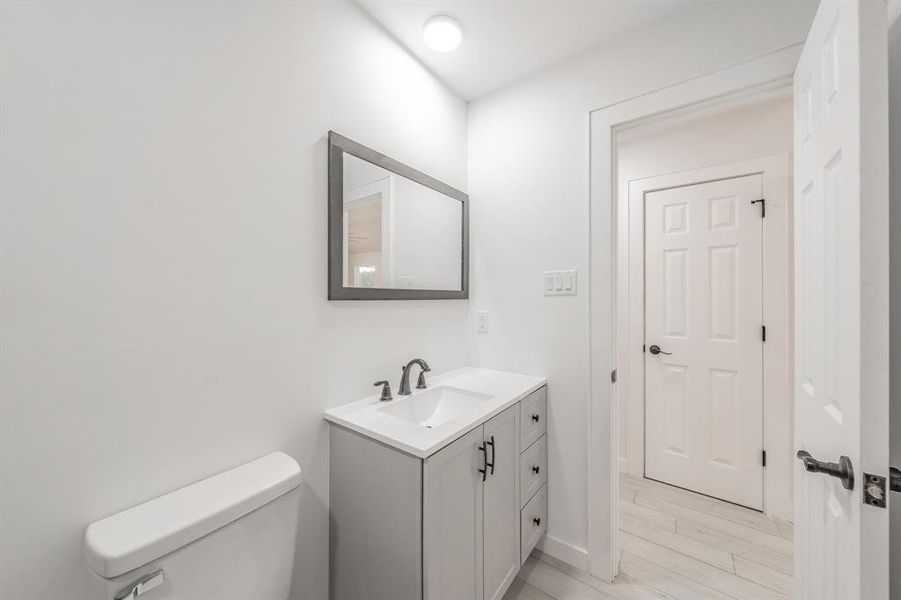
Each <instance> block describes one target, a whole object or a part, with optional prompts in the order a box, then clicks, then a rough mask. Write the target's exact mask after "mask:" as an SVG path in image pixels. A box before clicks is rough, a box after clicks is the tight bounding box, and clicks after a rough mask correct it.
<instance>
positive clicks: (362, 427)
mask: <svg viewBox="0 0 901 600" xmlns="http://www.w3.org/2000/svg"><path fill="white" fill-rule="evenodd" d="M428 385H429V387H428V388H427V389H424V390H418V389H417V390H415V391H414V392H413V393H412V394H411V395H409V396H395V398H394V399H393V400H389V401H380V397H379V396H378V395H376V396H373V397H371V398H367V399H364V400H361V401H359V402H353V403H351V404H346V405H343V406H339V407H337V408H334V409H332V410H329V411H327V412H326V413H325V418H326V419H327V420H328V421H329V422H330V423H331V425H332V427H331V428H330V429H331V431H330V445H329V448H330V455H329V465H330V471H329V482H330V491H329V497H330V500H329V503H330V548H329V550H330V582H329V583H330V589H331V596H332V597H333V598H363V597H365V598H382V599H385V600H389V599H390V600H396V599H398V598H404V599H406V598H426V599H437V598H476V599H480V600H482V599H484V600H494V599H498V600H499V599H500V598H501V597H502V596H503V594H504V592H505V591H506V590H507V588H508V587H509V586H510V584H511V583H512V581H513V579H514V577H515V576H516V574H517V572H518V571H519V568H520V566H521V565H522V563H523V562H524V561H525V559H526V558H528V556H529V553H530V552H531V551H532V549H533V548H534V547H535V544H536V543H537V542H538V540H539V539H540V537H541V536H542V534H543V533H544V532H545V530H546V529H547V435H546V413H547V387H546V380H545V379H544V378H541V377H529V376H525V375H517V374H513V373H504V372H500V371H490V370H486V369H476V368H464V369H459V370H457V371H453V372H450V373H447V374H444V375H442V376H439V377H434V378H432V379H431V380H430V381H429V382H428Z"/></svg>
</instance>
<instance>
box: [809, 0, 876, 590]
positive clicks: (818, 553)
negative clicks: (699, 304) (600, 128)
mask: <svg viewBox="0 0 901 600" xmlns="http://www.w3.org/2000/svg"><path fill="white" fill-rule="evenodd" d="M885 21H886V5H885V3H884V2H882V0H866V1H863V2H857V1H856V0H847V1H844V2H822V3H821V4H820V6H819V9H818V11H817V15H816V18H815V20H814V23H813V26H812V28H811V31H810V34H809V36H808V39H807V42H806V43H805V46H804V50H803V52H802V55H801V59H800V62H799V63H798V68H797V70H796V71H795V80H794V102H795V297H796V298H795V301H796V318H795V323H796V335H795V374H796V387H795V443H796V446H797V447H798V448H799V449H802V450H805V451H808V452H809V453H810V454H811V455H812V456H813V458H815V459H818V460H821V461H828V462H837V461H838V460H839V457H840V456H842V455H844V456H847V457H849V458H850V460H851V463H852V465H853V468H854V471H855V482H854V487H853V490H847V489H845V488H844V487H843V486H842V483H841V482H840V481H839V480H838V479H836V478H833V477H829V476H827V475H824V474H822V473H810V472H807V471H805V469H804V468H803V466H802V464H801V463H800V461H799V462H798V463H797V464H796V468H795V520H796V522H795V527H796V529H795V540H796V554H797V557H796V558H797V560H796V569H797V577H796V580H797V582H798V586H799V589H798V596H799V597H800V598H804V599H816V600H821V599H822V600H826V599H831V598H835V599H840V600H853V599H857V598H863V599H882V598H887V597H888V511H887V510H886V509H884V508H877V507H873V506H868V505H864V504H863V503H862V493H861V492H862V489H863V486H864V481H863V477H864V475H863V474H864V472H869V473H874V474H881V475H885V474H887V470H888V429H887V423H888V326H889V324H888V285H889V279H888V277H889V273H888V141H887V135H886V131H887V127H888V120H887V119H888V118H887V106H888V105H887V68H886V62H887V54H886V52H887V48H886V29H885V28H886V23H885Z"/></svg>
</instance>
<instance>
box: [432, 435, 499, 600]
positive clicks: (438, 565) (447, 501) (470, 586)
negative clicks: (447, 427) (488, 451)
mask: <svg viewBox="0 0 901 600" xmlns="http://www.w3.org/2000/svg"><path fill="white" fill-rule="evenodd" d="M482 431H483V428H482V427H477V428H476V429H474V430H473V431H470V432H469V433H467V434H466V435H465V436H463V437H462V438H460V439H459V440H457V441H456V442H454V443H452V444H450V445H449V446H447V447H445V448H443V449H442V450H440V451H438V452H436V453H435V454H433V455H432V456H430V457H429V458H427V459H426V460H425V461H424V466H423V500H424V505H423V513H424V514H423V549H424V553H425V555H424V556H423V566H424V572H423V576H424V579H425V583H424V586H423V588H424V590H425V597H426V599H427V600H446V599H451V598H473V599H475V600H483V595H482V592H483V586H482V498H483V484H482V474H481V473H479V469H482V468H484V464H485V463H484V458H485V452H484V451H483V450H480V448H484V446H483V445H482ZM495 439H497V438H496V436H495Z"/></svg>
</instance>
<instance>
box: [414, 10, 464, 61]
mask: <svg viewBox="0 0 901 600" xmlns="http://www.w3.org/2000/svg"><path fill="white" fill-rule="evenodd" d="M422 38H423V39H424V40H425V45H426V46H428V47H429V48H431V49H432V50H434V51H435V52H450V51H452V50H456V48H457V46H459V45H460V41H461V40H462V39H463V31H462V30H461V29H460V24H459V23H457V21H456V20H454V19H452V18H450V17H446V16H444V15H438V16H435V17H432V18H431V19H429V20H428V21H426V22H425V26H424V27H423V28H422Z"/></svg>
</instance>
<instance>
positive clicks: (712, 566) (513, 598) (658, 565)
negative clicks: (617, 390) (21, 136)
mask: <svg viewBox="0 0 901 600" xmlns="http://www.w3.org/2000/svg"><path fill="white" fill-rule="evenodd" d="M619 507H620V512H619V527H620V551H621V552H622V558H621V561H620V574H619V576H618V577H617V578H616V581H614V582H613V583H607V582H604V581H601V580H600V579H597V578H596V577H592V576H591V575H588V574H587V573H584V572H582V571H579V570H577V569H575V568H573V567H571V566H569V565H567V564H565V563H562V562H560V561H558V560H556V559H554V558H552V557H550V556H547V555H546V554H542V553H540V552H538V551H536V552H535V553H534V554H533V555H532V556H531V557H530V558H529V560H528V561H527V562H526V564H525V565H524V566H523V568H522V570H521V571H520V573H519V576H518V577H517V579H516V581H515V582H514V583H513V585H512V586H511V587H510V590H509V591H508V592H507V594H506V596H505V597H504V600H548V599H551V600H569V599H574V598H578V599H580V600H582V599H586V600H587V599H595V598H597V599H609V598H618V599H620V598H621V599H627V600H645V599H652V598H653V599H678V600H701V599H708V598H709V599H730V598H731V599H737V600H758V599H759V600H770V599H772V600H785V599H786V598H790V597H791V596H792V585H793V584H792V579H793V578H792V569H793V559H792V525H791V524H790V523H784V522H781V521H775V520H773V519H770V518H768V517H766V516H764V515H762V514H761V513H759V512H756V511H753V510H750V509H747V508H742V507H740V506H736V505H734V504H729V503H727V502H722V501H720V500H715V499H713V498H709V497H707V496H701V495H699V494H695V493H692V492H688V491H685V490H681V489H679V488H675V487H671V486H668V485H664V484H661V483H657V482H654V481H650V480H647V479H636V478H634V477H631V476H629V475H621V476H620V503H619Z"/></svg>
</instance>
